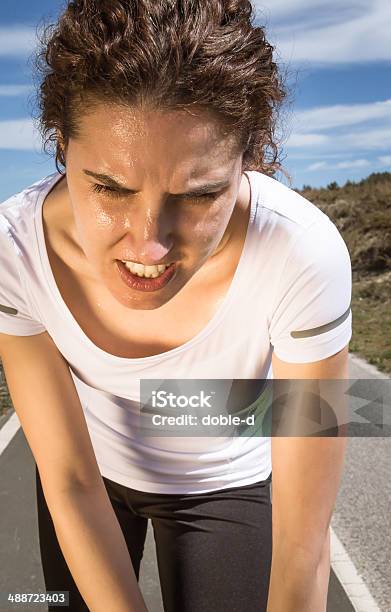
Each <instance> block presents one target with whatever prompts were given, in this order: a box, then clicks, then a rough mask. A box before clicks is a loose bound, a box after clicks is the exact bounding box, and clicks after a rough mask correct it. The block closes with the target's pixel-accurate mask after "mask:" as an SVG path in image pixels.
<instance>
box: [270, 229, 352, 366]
mask: <svg viewBox="0 0 391 612" xmlns="http://www.w3.org/2000/svg"><path fill="white" fill-rule="evenodd" d="M351 293H352V268H351V260H350V255H349V251H348V249H347V246H346V244H345V242H344V240H343V238H342V236H341V234H340V233H339V231H338V229H337V227H336V226H335V225H334V224H333V223H332V221H331V220H329V219H326V220H324V219H322V220H320V221H319V220H317V221H315V222H314V223H312V224H311V225H310V226H309V227H308V228H306V229H305V230H301V231H300V233H299V235H297V236H296V237H295V238H294V239H293V243H292V245H291V247H290V248H289V250H288V254H287V257H286V260H285V263H284V265H283V269H282V273H281V276H280V278H279V281H278V288H277V292H276V295H275V299H274V301H273V309H272V313H271V317H270V327H269V335H270V343H271V345H272V346H273V350H274V352H275V354H276V356H277V357H278V358H279V359H281V360H283V361H287V362H291V363H310V362H312V361H319V360H321V359H326V358H327V357H330V356H331V355H334V354H335V353H338V351H340V350H341V349H343V348H344V347H345V346H346V345H347V344H348V342H349V341H350V339H351V336H352V313H351V308H350V304H351Z"/></svg>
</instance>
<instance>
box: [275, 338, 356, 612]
mask: <svg viewBox="0 0 391 612" xmlns="http://www.w3.org/2000/svg"><path fill="white" fill-rule="evenodd" d="M273 375H274V378H279V379H294V378H297V379H299V378H301V379H322V378H323V379H333V378H335V379H341V380H342V379H347V378H348V377H349V374H348V347H345V348H344V349H343V350H342V351H340V352H339V353H337V354H336V355H333V356H332V357H329V358H328V359H324V360H321V361H317V362H314V363H309V364H293V363H287V362H283V361H280V360H279V359H278V358H277V357H276V356H275V355H273ZM345 448H346V438H344V437H324V438H321V437H300V438H299V437H278V436H276V437H272V466H273V467H272V470H273V484H272V523H273V555H272V568H271V575H270V586H269V599H268V607H267V612H282V611H283V612H297V610H300V611H301V612H325V611H326V603H327V589H328V582H329V575H330V530H329V526H330V520H331V516H332V512H333V508H334V504H335V500H336V497H337V493H338V488H339V484H340V479H341V474H342V469H343V461H344V453H345Z"/></svg>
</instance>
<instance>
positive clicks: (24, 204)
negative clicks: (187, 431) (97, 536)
mask: <svg viewBox="0 0 391 612" xmlns="http://www.w3.org/2000/svg"><path fill="white" fill-rule="evenodd" d="M246 174H247V176H248V178H249V181H250V186H251V215H250V221H249V226H248V230H247V235H246V240H245V244H244V247H243V251H242V255H241V259H240V261H239V264H238V267H237V269H236V272H235V275H234V278H233V280H232V283H231V285H230V288H229V291H228V293H227V295H226V297H225V299H224V300H223V302H222V303H221V305H220V307H219V308H218V310H217V312H216V313H215V314H214V316H213V317H212V318H211V320H210V321H209V322H208V324H207V325H206V326H205V327H204V328H203V329H202V331H201V332H200V333H198V334H197V335H196V336H194V337H193V338H192V339H191V340H189V341H188V342H186V343H185V344H183V345H181V346H179V347H177V348H174V349H172V350H169V351H167V352H165V353H162V354H160V355H152V356H149V357H142V358H138V359H128V358H123V357H118V356H114V355H111V354H110V353H107V352H106V351H104V350H102V349H100V348H98V347H97V346H96V345H95V344H94V343H93V342H92V341H91V340H90V339H89V338H88V337H87V336H86V334H85V333H84V332H83V331H82V329H81V328H80V326H79V325H78V323H77V322H76V320H75V319H74V317H73V316H72V314H71V312H70V310H69V309H68V307H67V306H66V304H65V302H64V300H63V299H62V296H61V294H60V292H59V289H58V287H57V285H56V282H55V279H54V276H53V273H52V270H51V267H50V263H49V259H48V254H47V249H46V244H45V239H44V233H43V223H42V203H43V201H44V198H45V196H46V194H47V193H48V192H49V191H50V189H51V188H52V187H53V185H54V184H55V183H56V182H57V181H58V180H60V178H61V175H60V174H59V173H58V172H55V173H53V174H51V175H49V176H48V177H46V178H44V179H42V180H41V181H38V182H36V183H34V184H33V185H31V186H30V187H27V188H26V189H24V190H23V191H21V192H20V193H18V194H16V195H14V196H12V197H10V198H9V199H8V200H6V201H5V202H3V203H1V204H0V270H1V274H0V332H2V333H8V334H13V335H18V336H28V335H34V334H39V333H42V332H44V331H47V332H48V333H49V334H50V336H51V337H52V339H53V341H54V342H55V344H56V346H57V347H58V349H59V351H60V352H61V353H62V355H63V356H64V358H65V359H66V360H67V363H68V364H69V368H70V372H71V375H72V378H73V380H74V383H75V386H76V389H77V392H78V394H79V397H80V401H81V405H82V408H83V411H84V415H85V419H86V422H87V426H88V430H89V433H90V436H91V441H92V445H93V448H94V451H95V456H96V460H97V462H98V465H99V469H100V471H101V474H102V475H103V476H105V477H107V478H109V479H111V480H113V481H115V482H118V483H120V484H122V485H125V486H127V487H131V488H133V489H137V490H140V491H150V492H154V493H204V492H208V491H214V490H217V489H225V488H229V487H234V486H242V485H247V484H251V483H254V482H257V481H259V480H264V479H266V478H267V477H268V476H269V475H270V472H271V468H272V466H271V438H270V437H266V436H264V437H259V436H251V435H249V436H241V437H231V438H229V437H218V436H216V437H210V436H204V437H198V436H193V437H189V436H177V437H167V436H164V437H163V436H161V437H159V436H156V437H153V438H152V437H151V438H147V437H145V436H144V437H140V436H138V435H137V433H136V430H137V427H136V424H137V423H138V421H137V417H138V415H139V400H140V380H142V379H270V378H272V376H273V373H272V367H271V357H272V351H273V349H274V351H275V352H276V355H277V356H278V357H279V358H280V359H282V360H284V361H289V362H294V363H306V362H312V361H318V360H320V359H325V358H326V357H329V356H331V355H333V354H335V353H337V352H338V351H340V350H341V349H342V348H343V347H344V346H345V345H346V344H347V343H348V342H349V340H350V338H351V335H352V315H351V310H350V302H351V288H352V283H351V280H352V276H351V261H350V256H349V252H348V250H347V247H346V244H345V242H344V240H343V239H342V237H341V235H340V233H339V231H338V229H337V228H336V226H335V225H334V224H333V223H332V222H331V220H330V219H329V218H328V217H327V215H326V214H324V213H323V212H322V211H321V210H320V209H318V208H317V207H316V206H315V205H314V204H312V203H311V202H309V201H308V200H306V199H305V198H303V197H302V196H300V195H299V194H297V193H296V192H295V191H293V190H292V189H289V188H288V187H286V186H285V185H283V184H282V183H279V182H278V181H276V180H275V179H272V178H270V177H268V176H266V175H264V174H262V173H260V172H258V171H248V172H246ZM189 316H191V313H189ZM295 332H302V333H295Z"/></svg>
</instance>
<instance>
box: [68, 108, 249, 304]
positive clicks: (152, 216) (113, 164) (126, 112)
mask: <svg viewBox="0 0 391 612" xmlns="http://www.w3.org/2000/svg"><path fill="white" fill-rule="evenodd" d="M79 125H80V134H79V135H78V138H77V140H76V139H70V141H69V143H68V147H67V150H66V152H65V159H66V177H67V179H66V180H67V187H68V197H69V201H70V205H71V207H72V213H73V215H72V216H73V223H74V227H73V231H74V232H75V235H76V237H77V242H78V244H79V245H80V247H81V249H82V250H83V252H84V254H85V256H86V258H87V260H88V262H89V266H90V268H91V269H92V270H93V271H94V276H95V277H96V278H98V279H99V281H100V282H102V283H103V284H104V286H105V287H106V288H107V290H108V291H109V292H110V293H111V294H112V296H113V297H114V298H115V299H116V300H117V301H118V302H120V303H121V304H123V305H124V306H126V307H128V308H132V309H139V310H143V309H144V310H151V309H156V308H159V307H161V306H163V305H164V304H165V303H167V302H168V301H169V300H170V299H172V298H173V297H174V296H175V295H177V294H178V293H179V292H180V291H181V289H182V288H183V287H184V286H185V285H186V284H187V283H188V282H189V281H190V280H191V279H192V277H194V275H196V273H197V271H198V270H200V269H201V268H202V266H204V264H205V263H206V262H207V261H208V260H209V258H211V257H213V256H215V253H216V251H220V249H221V248H222V247H223V246H224V244H226V243H227V242H228V241H229V237H230V233H231V232H232V227H231V225H232V223H231V224H230V223H229V222H230V219H231V217H232V213H233V211H234V208H235V204H236V201H237V198H238V192H239V188H240V183H241V178H242V153H241V152H240V153H239V152H238V149H237V144H236V141H235V139H234V137H233V135H232V133H231V134H229V135H226V134H223V133H222V130H221V126H220V125H219V124H218V123H217V122H216V119H214V118H213V117H211V116H209V115H208V114H206V113H205V112H204V111H203V112H202V114H201V113H198V114H197V115H196V114H190V113H189V112H185V111H172V112H163V111H156V110H154V111H152V110H149V111H146V110H143V111H141V110H139V109H137V110H136V109H134V108H130V107H127V108H124V107H122V106H107V105H103V104H102V105H101V106H99V107H97V108H95V110H94V111H93V112H91V113H90V114H88V115H87V116H84V117H83V118H82V119H81V120H80V123H79ZM98 175H99V176H98ZM103 175H106V177H110V179H111V180H109V178H106V179H105V178H104V176H103ZM201 187H202V188H205V189H204V190H203V191H204V192H203V193H194V192H195V191H196V190H197V189H200V188H201ZM122 261H128V262H138V263H140V264H145V265H148V266H153V265H163V264H173V265H171V267H170V268H168V269H167V271H166V272H163V275H162V276H160V277H158V278H156V279H151V278H147V279H145V280H143V279H142V278H139V277H138V276H134V274H132V275H131V276H130V274H129V273H128V270H127V267H125V266H124V264H122V263H121V262H122ZM161 269H162V268H161ZM161 269H160V270H156V269H155V270H156V273H157V272H159V273H161ZM134 271H135V269H134V268H133V272H134ZM138 271H139V273H140V272H144V273H145V272H146V271H145V269H142V268H138ZM147 273H151V274H152V273H153V272H152V270H148V271H147ZM132 278H133V281H132Z"/></svg>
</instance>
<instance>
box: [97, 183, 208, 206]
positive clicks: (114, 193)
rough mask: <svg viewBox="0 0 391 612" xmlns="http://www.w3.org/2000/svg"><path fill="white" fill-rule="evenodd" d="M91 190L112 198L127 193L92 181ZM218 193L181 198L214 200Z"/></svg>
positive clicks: (193, 200) (194, 201)
mask: <svg viewBox="0 0 391 612" xmlns="http://www.w3.org/2000/svg"><path fill="white" fill-rule="evenodd" d="M92 190H93V191H94V192H95V193H105V194H107V195H109V196H110V197H112V198H121V197H123V196H126V195H128V193H127V192H125V191H119V190H118V189H114V188H113V187H108V186H107V185H101V184H100V183H94V184H93V187H92ZM219 194H220V192H213V193H204V194H202V195H199V196H187V197H186V196H185V197H184V198H183V199H184V200H187V201H190V202H193V203H196V202H197V201H199V200H204V201H212V200H214V199H215V198H216V197H217V196H218V195H219Z"/></svg>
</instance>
